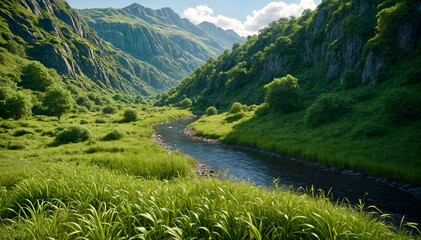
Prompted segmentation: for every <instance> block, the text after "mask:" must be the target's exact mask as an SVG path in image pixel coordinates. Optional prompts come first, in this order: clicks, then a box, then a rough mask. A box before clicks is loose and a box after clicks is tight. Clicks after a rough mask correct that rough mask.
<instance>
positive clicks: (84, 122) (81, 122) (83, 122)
mask: <svg viewBox="0 0 421 240" xmlns="http://www.w3.org/2000/svg"><path fill="white" fill-rule="evenodd" d="M87 123H88V121H86V120H85V119H82V120H80V124H87Z"/></svg>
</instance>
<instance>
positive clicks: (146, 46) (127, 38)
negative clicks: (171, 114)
mask: <svg viewBox="0 0 421 240" xmlns="http://www.w3.org/2000/svg"><path fill="white" fill-rule="evenodd" d="M79 12H80V14H81V16H82V17H83V18H84V20H85V21H86V22H87V23H88V25H89V26H90V27H92V28H93V29H95V31H96V32H97V33H98V35H99V36H100V37H101V38H103V39H105V40H106V41H109V42H110V43H112V44H113V45H114V46H116V47H118V48H120V49H122V50H124V51H125V52H127V53H129V54H131V55H132V56H133V57H135V58H137V59H140V60H142V61H146V62H148V63H150V64H152V65H154V66H155V67H156V68H157V69H159V70H160V71H162V72H164V73H165V74H167V75H169V76H170V77H172V78H175V79H179V80H181V79H183V78H184V77H186V76H187V75H188V74H190V73H191V72H192V71H194V70H195V69H196V68H197V67H199V66H200V65H202V64H203V63H204V61H205V60H206V59H208V58H209V57H215V56H217V55H218V54H220V53H221V52H222V51H223V49H224V48H226V47H227V46H228V45H229V47H231V46H232V44H233V43H235V42H237V41H238V42H244V39H243V38H241V37H239V36H238V35H237V34H236V33H234V32H232V31H231V32H229V31H224V30H222V29H220V28H217V27H216V26H215V25H213V24H212V25H213V26H212V29H217V30H220V31H222V33H221V32H218V34H209V32H207V29H203V28H201V27H200V26H196V25H194V24H193V23H191V22H190V21H189V20H187V19H182V18H180V16H179V15H178V14H176V13H175V12H174V11H172V10H171V9H170V8H163V9H158V10H153V9H150V8H146V7H143V6H141V5H139V4H132V5H130V6H128V7H126V8H122V9H113V8H107V9H86V10H79ZM217 30H215V31H217ZM220 36H222V37H220Z"/></svg>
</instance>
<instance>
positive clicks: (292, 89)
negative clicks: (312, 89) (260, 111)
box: [265, 74, 301, 113]
mask: <svg viewBox="0 0 421 240" xmlns="http://www.w3.org/2000/svg"><path fill="white" fill-rule="evenodd" d="M298 90H299V86H298V83H297V78H295V77H293V76H291V75H289V74H288V75H287V76H285V77H283V78H275V79H274V80H273V81H272V82H271V83H269V84H267V85H265V91H266V92H265V103H267V106H268V107H269V108H270V109H271V110H273V111H280V112H283V113H289V112H293V111H296V110H297V109H298V108H299V107H300V105H301V103H300V95H299V92H298Z"/></svg>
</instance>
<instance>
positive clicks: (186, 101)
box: [180, 98, 193, 108]
mask: <svg viewBox="0 0 421 240" xmlns="http://www.w3.org/2000/svg"><path fill="white" fill-rule="evenodd" d="M192 104H193V102H192V100H190V99H189V98H184V100H183V101H181V102H180V107H182V108H189V107H190V106H191V105H192Z"/></svg>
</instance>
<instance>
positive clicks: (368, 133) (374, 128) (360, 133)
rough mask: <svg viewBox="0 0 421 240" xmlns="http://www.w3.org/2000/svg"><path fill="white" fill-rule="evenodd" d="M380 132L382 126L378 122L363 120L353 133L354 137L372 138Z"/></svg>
mask: <svg viewBox="0 0 421 240" xmlns="http://www.w3.org/2000/svg"><path fill="white" fill-rule="evenodd" d="M381 132H382V128H381V127H380V126H379V125H378V124H376V123H373V122H365V123H363V124H362V125H361V126H359V127H358V128H357V129H356V130H355V132H354V134H353V135H354V137H355V138H362V137H368V138H372V137H376V136H379V135H380V134H381Z"/></svg>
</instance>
